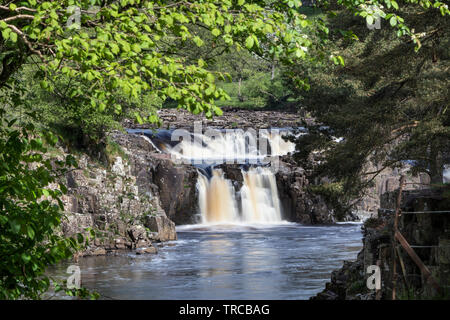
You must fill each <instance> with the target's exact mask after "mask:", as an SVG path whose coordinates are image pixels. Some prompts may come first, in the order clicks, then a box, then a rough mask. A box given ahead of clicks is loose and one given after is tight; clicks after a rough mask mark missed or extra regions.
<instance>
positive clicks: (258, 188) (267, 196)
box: [240, 167, 281, 223]
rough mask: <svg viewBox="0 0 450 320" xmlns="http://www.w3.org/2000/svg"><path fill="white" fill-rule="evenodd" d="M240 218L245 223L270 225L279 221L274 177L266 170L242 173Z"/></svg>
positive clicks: (279, 210) (279, 211)
mask: <svg viewBox="0 0 450 320" xmlns="http://www.w3.org/2000/svg"><path fill="white" fill-rule="evenodd" d="M242 175H243V176H244V184H243V186H242V189H241V191H240V192H241V202H242V218H243V220H244V221H245V222H260V223H271V222H280V221H281V208H280V200H279V197H278V189H277V183H276V180H275V175H274V174H273V173H272V172H271V171H270V169H268V168H262V167H258V168H251V169H250V170H249V171H248V172H244V171H242Z"/></svg>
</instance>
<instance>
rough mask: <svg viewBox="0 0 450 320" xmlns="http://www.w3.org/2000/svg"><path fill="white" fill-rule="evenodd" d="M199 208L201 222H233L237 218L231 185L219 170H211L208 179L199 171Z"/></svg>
mask: <svg viewBox="0 0 450 320" xmlns="http://www.w3.org/2000/svg"><path fill="white" fill-rule="evenodd" d="M197 189H198V193H199V197H198V199H199V208H200V213H201V217H202V222H203V223H208V222H213V223H214V222H235V221H237V220H238V219H239V217H238V214H237V212H238V210H237V205H236V198H235V194H234V189H233V186H232V185H231V182H230V181H229V180H226V179H225V178H224V177H223V173H222V171H221V170H213V176H212V177H211V179H210V180H208V178H207V177H205V176H204V175H203V174H201V173H199V175H198V181H197Z"/></svg>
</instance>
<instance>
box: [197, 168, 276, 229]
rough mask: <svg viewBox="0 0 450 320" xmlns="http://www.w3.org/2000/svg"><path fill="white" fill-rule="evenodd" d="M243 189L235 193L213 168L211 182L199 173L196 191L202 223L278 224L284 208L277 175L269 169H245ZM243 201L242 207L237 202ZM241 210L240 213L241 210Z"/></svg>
mask: <svg viewBox="0 0 450 320" xmlns="http://www.w3.org/2000/svg"><path fill="white" fill-rule="evenodd" d="M242 175H243V185H242V188H241V190H240V191H239V192H238V193H239V195H240V197H238V194H237V192H236V191H235V190H234V188H233V186H232V184H231V181H230V180H227V179H225V178H224V176H223V172H222V170H219V169H213V171H212V177H211V179H210V180H208V178H207V177H206V176H204V175H203V174H202V173H200V172H199V176H198V181H197V188H198V192H199V209H200V214H201V217H202V222H203V223H276V222H281V208H280V200H279V197H278V189H277V185H276V181H275V175H274V174H273V173H272V172H271V171H270V169H269V168H263V167H258V168H250V170H249V171H247V172H246V171H244V170H242ZM238 198H240V200H239V201H240V204H238V200H236V199H238ZM239 207H240V208H241V212H239V210H238V208H239Z"/></svg>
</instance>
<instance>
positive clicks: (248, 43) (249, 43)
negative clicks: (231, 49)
mask: <svg viewBox="0 0 450 320" xmlns="http://www.w3.org/2000/svg"><path fill="white" fill-rule="evenodd" d="M254 42H255V41H254V40H253V37H252V36H248V37H247V39H246V40H245V46H246V47H247V49H249V50H250V49H251V48H252V47H253V44H254Z"/></svg>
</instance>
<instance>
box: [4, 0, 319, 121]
mask: <svg viewBox="0 0 450 320" xmlns="http://www.w3.org/2000/svg"><path fill="white" fill-rule="evenodd" d="M93 4H94V5H98V6H99V7H98V8H97V11H95V10H94V9H93V8H92V7H91V6H92V5H93ZM299 5H300V1H277V2H272V1H252V2H245V1H244V0H239V1H229V0H228V1H213V0H208V1H202V2H192V3H191V2H184V1H180V2H174V1H140V0H121V1H52V2H43V1H36V0H34V1H33V0H32V1H25V2H24V1H12V2H10V4H9V7H6V6H0V12H1V16H0V17H1V20H0V31H1V32H2V38H3V39H2V40H3V41H2V42H3V44H4V45H3V47H2V53H3V54H5V55H7V56H8V57H14V58H10V59H12V60H8V59H6V60H5V59H3V62H4V63H3V65H4V66H3V70H2V73H1V75H0V79H5V80H6V79H8V77H9V76H10V75H11V74H12V73H13V72H14V71H15V70H17V68H18V65H21V64H23V63H24V62H25V61H26V60H27V58H30V59H31V61H34V62H35V63H36V64H37V66H38V67H39V68H40V70H41V72H42V75H43V80H42V81H41V86H42V87H43V88H46V89H48V90H49V91H52V92H54V93H55V94H57V95H60V96H61V98H62V99H66V100H69V101H76V103H77V104H78V105H80V104H89V105H90V106H91V107H93V108H98V110H100V111H101V112H117V113H119V112H121V109H122V101H121V100H120V99H119V98H118V97H117V94H116V93H120V94H123V95H125V96H128V97H130V98H133V97H134V98H136V99H137V98H138V97H139V96H140V95H142V94H145V93H146V92H151V93H152V94H154V95H156V96H158V97H159V98H161V99H163V100H165V99H166V98H171V99H173V100H175V101H177V103H178V106H179V107H180V108H186V109H188V110H190V111H191V112H193V113H200V112H204V113H205V115H206V117H212V116H213V114H220V113H221V111H220V109H219V108H217V107H216V106H215V104H214V101H215V100H216V99H226V98H227V95H226V93H225V92H224V91H223V90H221V89H218V88H217V87H216V85H215V81H216V79H223V75H222V73H221V72H211V71H209V70H208V69H207V65H206V64H205V61H204V60H202V59H198V60H193V59H186V57H184V56H183V55H182V54H180V51H179V50H178V44H186V43H192V44H195V45H196V46H199V47H201V46H203V45H204V41H203V40H202V38H200V37H199V31H198V30H199V29H204V30H207V31H208V32H210V34H211V36H212V37H213V38H214V39H215V41H214V42H217V43H219V42H220V43H221V44H222V45H226V46H236V47H237V48H240V49H245V50H250V51H252V52H255V53H258V54H260V55H265V56H270V57H272V58H274V59H275V58H276V59H278V60H282V61H285V62H288V61H293V60H295V59H299V58H302V57H304V56H305V55H306V54H305V50H304V49H303V48H306V47H308V46H309V45H310V44H311V43H310V41H309V40H308V39H307V38H305V37H302V36H301V35H302V34H303V33H302V31H301V30H299V28H298V27H296V26H297V25H300V26H301V27H302V28H305V29H307V28H309V27H310V24H309V21H308V20H307V19H306V17H305V16H303V15H300V14H299V13H298V12H297V11H296V10H295V8H296V7H298V6H299ZM69 6H73V7H74V8H75V10H74V11H68V8H69ZM77 8H79V9H77ZM77 10H78V11H77ZM77 13H79V15H77ZM77 21H79V22H80V23H79V24H77V23H74V24H72V25H70V26H69V27H67V25H68V22H77ZM268 35H271V36H270V37H269V36H268ZM181 47H182V46H181ZM263 48H264V50H263ZM8 61H11V62H8ZM63 76H66V77H69V78H70V85H68V86H67V87H66V88H65V90H64V91H62V90H60V88H57V87H56V86H55V83H56V82H57V80H58V79H60V78H61V77H63ZM5 83H6V81H0V85H4V84H5ZM136 116H137V119H138V120H139V121H142V119H141V117H140V116H139V115H136ZM145 120H147V121H149V122H151V123H153V122H155V121H157V116H156V114H153V115H151V116H150V117H148V118H147V119H145Z"/></svg>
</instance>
